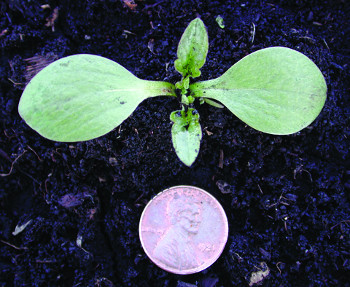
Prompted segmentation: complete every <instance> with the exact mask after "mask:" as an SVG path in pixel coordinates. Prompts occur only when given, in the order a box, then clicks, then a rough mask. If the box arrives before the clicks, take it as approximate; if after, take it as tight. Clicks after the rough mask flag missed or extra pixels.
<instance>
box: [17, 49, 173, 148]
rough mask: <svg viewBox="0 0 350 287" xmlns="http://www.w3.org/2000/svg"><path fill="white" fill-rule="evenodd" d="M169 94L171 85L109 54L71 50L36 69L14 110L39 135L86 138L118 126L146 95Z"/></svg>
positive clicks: (71, 139)
mask: <svg viewBox="0 0 350 287" xmlns="http://www.w3.org/2000/svg"><path fill="white" fill-rule="evenodd" d="M160 95H169V96H175V92H174V85H172V84H170V83H167V82H156V81H145V80H141V79H139V78H137V77H135V76H134V75H133V74H132V73H130V72H129V71H128V70H126V69H125V68H123V67H122V66H120V65H119V64H117V63H116V62H113V61H111V60H109V59H106V58H103V57H100V56H94V55H85V54H81V55H74V56H69V57H65V58H62V59H60V60H58V61H55V62H53V63H52V64H50V65H49V66H47V67H46V68H44V69H43V70H41V71H40V72H39V73H38V74H37V75H36V76H35V77H34V78H33V79H32V80H31V81H30V83H29V84H28V85H27V87H26V88H25V90H24V92H23V94H22V97H21V100H20V103H19V107H18V110H19V113H20V115H21V117H22V118H23V119H24V120H25V121H26V122H27V124H28V125H29V126H30V127H32V128H33V129H34V130H36V131H37V132H38V133H40V134H41V135H42V136H44V137H46V138H48V139H51V140H55V141H63V142H74V141H84V140H90V139H93V138H97V137H99V136H102V135H104V134H106V133H108V132H110V131H111V130H113V129H114V128H115V127H117V126H118V125H120V124H121V123H122V122H123V121H124V120H125V119H126V118H127V117H129V116H130V115H131V113H132V112H133V111H134V110H135V109H136V107H137V106H138V105H139V104H140V103H141V102H142V101H143V100H145V99H146V98H149V97H154V96H160Z"/></svg>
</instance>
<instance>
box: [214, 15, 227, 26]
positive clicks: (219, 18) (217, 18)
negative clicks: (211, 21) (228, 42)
mask: <svg viewBox="0 0 350 287" xmlns="http://www.w3.org/2000/svg"><path fill="white" fill-rule="evenodd" d="M215 21H216V23H218V25H219V27H220V28H221V29H224V28H225V24H224V18H222V17H221V16H220V15H219V16H217V17H216V18H215Z"/></svg>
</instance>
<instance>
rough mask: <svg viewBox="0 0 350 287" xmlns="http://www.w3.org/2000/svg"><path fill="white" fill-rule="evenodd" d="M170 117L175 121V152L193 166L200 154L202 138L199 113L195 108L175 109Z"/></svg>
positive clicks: (184, 161) (173, 130) (173, 135)
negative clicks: (186, 109)
mask: <svg viewBox="0 0 350 287" xmlns="http://www.w3.org/2000/svg"><path fill="white" fill-rule="evenodd" d="M170 119H171V121H173V122H174V124H173V126H172V128H171V136H172V141H173V146H174V148H175V152H176V154H177V156H178V157H179V159H180V160H181V161H182V162H183V163H184V164H185V165H187V166H191V165H192V163H193V162H194V161H195V159H196V158H197V156H198V153H199V147H200V142H201V139H202V129H201V126H200V124H199V114H198V113H197V111H196V110H195V109H188V111H187V112H186V111H184V110H182V111H175V112H172V113H171V115H170Z"/></svg>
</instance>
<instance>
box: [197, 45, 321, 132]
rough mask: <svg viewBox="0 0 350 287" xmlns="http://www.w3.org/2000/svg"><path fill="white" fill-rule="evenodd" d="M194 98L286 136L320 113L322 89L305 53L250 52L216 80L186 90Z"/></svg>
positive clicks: (281, 50)
mask: <svg viewBox="0 0 350 287" xmlns="http://www.w3.org/2000/svg"><path fill="white" fill-rule="evenodd" d="M190 90H191V92H192V95H194V96H195V97H204V98H211V99H214V100H217V101H219V102H221V103H222V104H223V105H225V106H226V107H227V108H228V109H229V110H230V111H231V112H232V113H234V114H235V115H236V116H237V117H238V118H240V119H241V120H242V121H244V122H245V123H246V124H248V125H249V126H251V127H253V128H255V129H257V130H259V131H262V132H265V133H270V134H279V135H284V134H291V133H295V132H297V131H300V130H301V129H303V128H304V127H306V126H308V125H309V124H310V123H311V122H312V121H313V120H314V119H315V118H316V117H317V116H318V114H319V113H320V111H321V109H322V107H323V105H324V103H325V100H326V92H327V86H326V83H325V80H324V77H323V75H322V73H321V72H320V70H319V69H318V68H317V66H316V65H315V64H314V63H313V62H312V61H311V60H310V59H309V58H308V57H306V56H305V55H303V54H301V53H299V52H297V51H295V50H292V49H289V48H284V47H273V48H266V49H262V50H259V51H257V52H255V53H252V54H250V55H248V56H246V57H245V58H243V59H242V60H240V61H239V62H237V63H236V64H235V65H233V66H232V67H231V68H230V69H229V70H228V71H227V72H226V73H224V74H223V75H222V76H221V77H219V78H216V79H213V80H209V81H203V82H197V83H194V84H192V85H191V86H190Z"/></svg>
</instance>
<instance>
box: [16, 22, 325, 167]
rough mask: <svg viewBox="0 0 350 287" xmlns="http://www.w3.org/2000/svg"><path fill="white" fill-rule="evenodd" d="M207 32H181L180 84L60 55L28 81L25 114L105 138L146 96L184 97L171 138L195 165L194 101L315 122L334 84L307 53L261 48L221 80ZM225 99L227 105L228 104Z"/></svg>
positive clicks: (84, 136) (83, 136)
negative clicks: (207, 70) (208, 65)
mask: <svg viewBox="0 0 350 287" xmlns="http://www.w3.org/2000/svg"><path fill="white" fill-rule="evenodd" d="M208 46H209V45H208V34H207V31H206V28H205V26H204V24H203V22H202V21H201V20H200V19H199V18H197V19H195V20H193V21H192V22H191V23H190V24H189V25H188V27H187V28H186V30H185V32H184V34H183V35H182V37H181V40H180V43H179V46H178V50H177V57H178V58H177V60H176V61H175V69H176V70H177V71H178V72H179V73H180V74H181V75H182V78H181V80H180V81H179V82H177V83H176V84H175V85H174V84H172V83H168V82H161V81H146V80H141V79H139V78H137V77H135V76H134V75H133V74H132V73H130V72H129V71H128V70H126V69H125V68H123V67H122V66H120V65H119V64H117V63H116V62H113V61H111V60H109V59H106V58H104V57H100V56H95V55H87V54H79V55H74V56H69V57H65V58H62V59H60V60H57V61H55V62H53V63H52V64H50V65H49V66H47V67H46V68H44V69H43V70H41V71H40V72H39V73H38V74H37V75H36V76H35V77H34V78H33V79H32V80H31V81H30V82H29V84H28V85H27V86H26V88H25V90H24V92H23V94H22V97H21V100H20V103H19V107H18V110H19V113H20V115H21V117H22V118H23V119H24V120H25V121H26V122H27V124H28V125H29V126H31V127H32V128H33V129H34V130H36V131H37V132H38V133H39V134H41V135H42V136H44V137H46V138H48V139H50V140H54V141H61V142H76V141H86V140H91V139H94V138H97V137H100V136H102V135H104V134H106V133H108V132H110V131H111V130H113V129H114V128H115V127H117V126H119V125H120V124H121V123H122V122H123V121H124V120H125V119H126V118H128V117H129V116H130V115H131V114H132V112H133V111H134V110H135V109H136V108H137V106H138V105H139V104H140V103H141V102H142V101H143V100H145V99H147V98H151V97H156V96H171V97H177V98H179V101H180V104H181V109H180V110H178V111H174V112H173V113H172V114H171V116H170V119H171V121H172V122H174V124H173V127H172V142H173V146H174V148H175V151H176V153H177V155H178V157H179V158H180V160H181V161H182V162H183V163H184V164H186V165H187V166H191V165H192V163H193V162H194V161H195V159H196V157H197V155H198V153H199V146H200V141H201V138H202V131H201V126H200V123H199V114H198V112H197V111H196V110H195V108H194V107H195V106H194V104H195V101H196V100H197V99H198V100H199V102H200V103H208V104H210V105H214V106H216V107H222V105H224V106H226V107H227V108H228V109H229V110H230V111H231V112H232V113H234V114H235V115H236V116H237V117H238V118H240V119H241V120H242V121H243V122H245V123H246V124H248V125H249V126H251V127H252V128H254V129H257V130H259V131H262V132H265V133H270V134H275V135H287V134H292V133H295V132H298V131H300V130H301V129H303V128H305V127H306V126H308V125H309V124H310V123H311V122H312V121H313V120H314V119H315V118H316V117H317V116H318V115H319V113H320V112H321V109H322V107H323V105H324V103H325V100H326V92H327V86H326V83H325V80H324V77H323V76H322V73H321V72H320V70H319V69H318V68H317V66H316V65H315V64H314V63H313V62H312V61H311V60H310V59H309V58H308V57H306V56H304V55H303V54H301V53H299V52H297V51H294V50H292V49H289V48H284V47H272V48H266V49H262V50H259V51H257V52H254V53H252V54H250V55H248V56H246V57H244V58H243V59H242V60H240V61H239V62H237V63H236V64H234V65H233V66H232V67H231V68H230V69H229V70H228V71H226V72H225V73H224V74H223V75H222V76H220V77H219V78H216V79H213V80H208V81H202V82H191V81H192V79H193V78H196V77H199V76H200V74H201V72H200V69H201V68H202V66H203V65H204V63H205V61H206V57H207V53H208ZM220 103H221V104H222V105H221V104H220Z"/></svg>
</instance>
